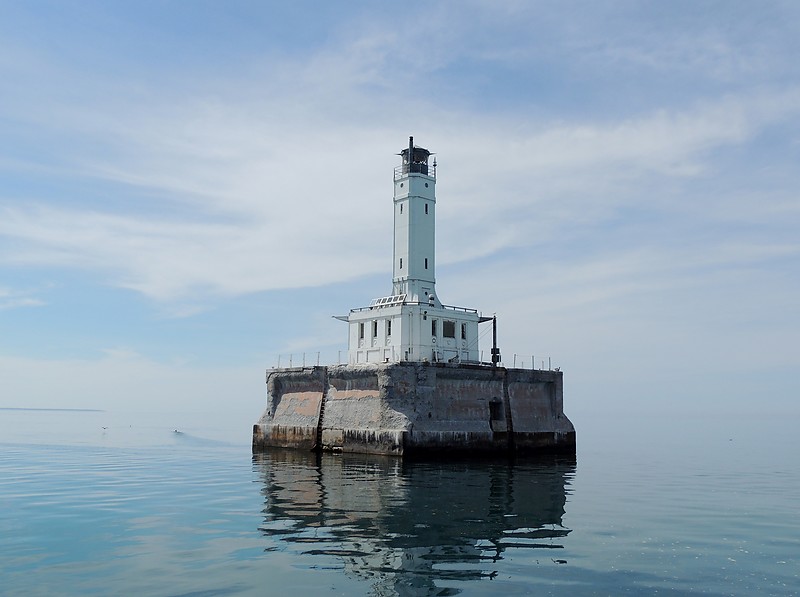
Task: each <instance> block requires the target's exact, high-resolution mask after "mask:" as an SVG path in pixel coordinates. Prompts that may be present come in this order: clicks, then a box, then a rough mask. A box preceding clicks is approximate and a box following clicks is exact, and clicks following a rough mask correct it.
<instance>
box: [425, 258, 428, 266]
mask: <svg viewBox="0 0 800 597" xmlns="http://www.w3.org/2000/svg"><path fill="white" fill-rule="evenodd" d="M425 269H428V258H427V257H426V258H425Z"/></svg>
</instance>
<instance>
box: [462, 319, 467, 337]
mask: <svg viewBox="0 0 800 597" xmlns="http://www.w3.org/2000/svg"><path fill="white" fill-rule="evenodd" d="M461 339H462V340H466V339H467V324H466V323H462V324H461Z"/></svg>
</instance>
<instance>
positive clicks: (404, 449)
mask: <svg viewBox="0 0 800 597" xmlns="http://www.w3.org/2000/svg"><path fill="white" fill-rule="evenodd" d="M562 404H563V385H562V373H561V372H560V371H531V370H523V369H505V368H502V367H498V368H491V367H487V366H479V365H448V364H441V363H437V364H426V363H393V364H381V365H338V366H334V367H327V368H326V367H313V368H307V369H292V370H287V369H283V370H275V371H273V372H271V373H270V375H269V378H268V384H267V410H266V412H265V413H264V415H263V416H262V417H261V419H260V420H259V422H258V423H257V424H256V425H255V426H254V429H253V450H254V451H260V450H263V449H265V448H267V447H272V446H275V447H294V448H301V449H309V450H310V449H324V450H332V451H343V452H373V453H381V454H396V455H402V454H409V453H431V452H437V451H447V452H458V451H460V452H508V451H514V452H518V451H562V452H568V453H574V451H575V430H574V428H573V426H572V423H571V422H570V421H569V419H568V418H567V417H566V416H565V415H564V413H563V407H562Z"/></svg>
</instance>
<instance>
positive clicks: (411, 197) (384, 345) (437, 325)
mask: <svg viewBox="0 0 800 597" xmlns="http://www.w3.org/2000/svg"><path fill="white" fill-rule="evenodd" d="M400 156H401V158H402V164H401V165H400V166H399V167H397V168H396V169H395V171H394V252H393V253H394V258H393V261H392V293H391V295H389V296H386V297H383V298H378V299H374V300H373V301H372V302H371V303H370V305H369V306H368V307H361V308H358V309H352V310H351V311H350V314H349V315H346V316H340V317H337V319H341V320H343V321H347V322H348V324H349V333H350V335H349V341H348V362H349V363H350V364H351V365H355V364H359V363H391V362H396V361H430V362H451V363H477V362H479V360H480V351H479V350H478V323H479V322H482V321H489V320H491V318H490V317H486V318H484V317H481V316H480V315H479V314H478V311H477V310H475V309H467V308H464V307H453V306H449V305H443V304H442V302H441V301H440V300H439V295H438V294H437V292H436V275H435V272H436V251H435V248H436V242H435V241H436V161H435V160H434V162H433V164H432V165H429V164H428V160H429V158H430V156H431V152H430V151H428V150H427V149H423V148H422V147H416V146H414V138H413V137H410V138H409V143H408V147H407V148H405V149H403V151H402V152H400Z"/></svg>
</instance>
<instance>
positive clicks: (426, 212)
mask: <svg viewBox="0 0 800 597" xmlns="http://www.w3.org/2000/svg"><path fill="white" fill-rule="evenodd" d="M425 215H426V216H427V215H428V204H427V203H426V204H425Z"/></svg>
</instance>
